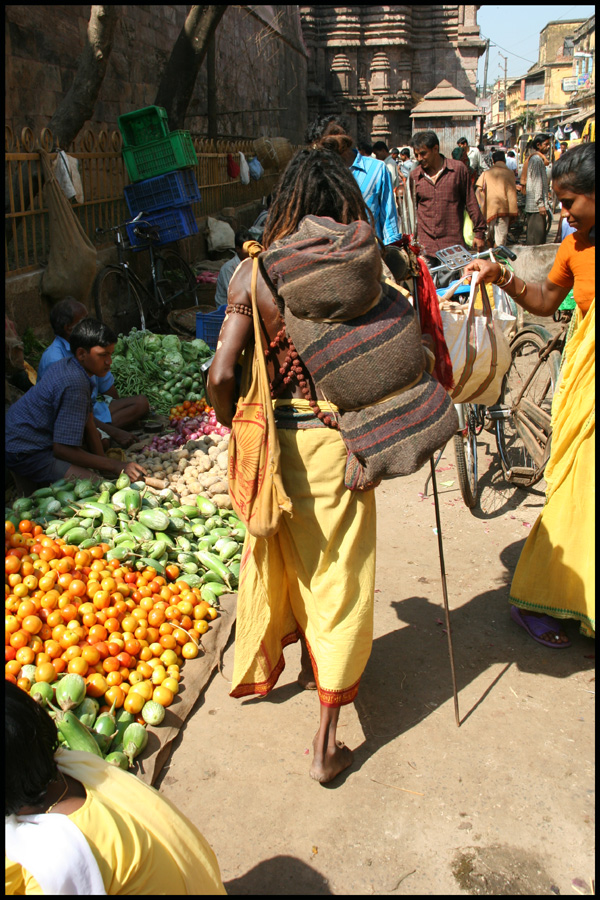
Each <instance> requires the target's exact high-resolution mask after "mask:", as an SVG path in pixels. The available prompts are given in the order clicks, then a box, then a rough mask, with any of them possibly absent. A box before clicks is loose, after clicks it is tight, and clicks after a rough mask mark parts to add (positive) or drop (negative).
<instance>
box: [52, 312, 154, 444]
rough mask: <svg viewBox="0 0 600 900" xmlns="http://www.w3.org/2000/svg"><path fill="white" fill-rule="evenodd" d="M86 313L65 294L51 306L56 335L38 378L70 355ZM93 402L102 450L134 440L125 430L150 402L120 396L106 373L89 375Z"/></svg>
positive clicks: (140, 396) (147, 408) (147, 407)
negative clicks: (77, 327)
mask: <svg viewBox="0 0 600 900" xmlns="http://www.w3.org/2000/svg"><path fill="white" fill-rule="evenodd" d="M87 315H88V311H87V309H86V308H85V306H84V305H83V303H80V302H79V300H76V299H75V297H65V298H64V300H60V301H59V302H58V303H56V304H55V305H54V306H53V307H52V309H51V310H50V324H51V325H52V330H53V331H54V334H55V335H56V337H55V338H54V340H53V342H52V343H51V344H50V346H49V347H47V349H46V350H45V351H44V353H43V354H42V358H41V360H40V364H39V366H38V372H37V375H38V381H39V380H40V379H41V378H42V377H43V376H44V375H45V373H46V372H47V371H48V369H49V368H50V366H51V365H52V364H53V363H55V362H58V360H60V359H64V358H65V357H68V356H71V355H72V353H71V349H70V347H69V337H70V335H71V332H72V331H73V328H74V327H75V325H77V323H78V322H81V320H82V319H83V318H84V317H85V316H87ZM102 398H103V399H102ZM92 403H93V404H94V419H95V422H96V426H97V427H98V429H99V431H100V432H101V434H100V436H101V438H102V441H103V446H104V449H105V450H108V448H109V446H110V439H111V438H112V439H113V440H114V441H115V442H116V443H117V444H120V446H122V447H129V446H130V445H131V444H133V443H135V437H134V436H133V435H132V434H130V433H129V431H126V430H125V429H127V428H130V427H131V426H132V425H134V424H135V422H137V421H138V420H139V419H141V418H142V417H143V416H145V415H147V413H148V410H149V403H148V400H147V398H146V397H144V396H143V395H141V394H139V395H138V396H136V397H120V396H119V394H118V392H117V389H116V387H115V379H114V378H113V375H112V373H111V372H108V373H107V374H106V375H105V376H103V377H101V378H98V377H97V376H96V375H94V376H93V377H92Z"/></svg>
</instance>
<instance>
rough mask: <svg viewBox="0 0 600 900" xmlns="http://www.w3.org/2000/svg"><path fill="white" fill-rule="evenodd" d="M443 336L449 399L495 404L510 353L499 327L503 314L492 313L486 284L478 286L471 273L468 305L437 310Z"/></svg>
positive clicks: (507, 367)
mask: <svg viewBox="0 0 600 900" xmlns="http://www.w3.org/2000/svg"><path fill="white" fill-rule="evenodd" d="M478 295H480V296H481V298H482V305H483V309H482V310H476V309H475V300H476V297H477V296H478ZM440 312H441V316H442V325H443V328H444V337H445V339H446V344H447V345H448V350H449V352H450V359H451V361H452V371H453V374H454V388H453V389H452V391H451V392H450V396H451V397H452V399H453V400H454V402H455V403H467V402H473V403H483V404H484V405H485V406H491V405H492V404H494V403H496V401H497V400H498V398H499V396H500V391H501V389H502V379H503V378H504V376H505V375H506V373H507V371H508V369H509V367H510V363H511V353H510V346H509V343H508V340H507V339H506V337H505V336H504V331H503V325H502V324H501V322H502V319H503V317H504V316H505V314H504V313H500V312H498V313H496V315H494V314H493V313H492V308H491V305H490V301H489V297H488V288H487V285H483V284H482V285H481V288H480V287H479V284H478V273H476V272H475V273H473V278H472V280H471V290H470V295H469V303H468V304H466V305H465V307H464V308H463V309H459V310H445V309H442V310H441V311H440Z"/></svg>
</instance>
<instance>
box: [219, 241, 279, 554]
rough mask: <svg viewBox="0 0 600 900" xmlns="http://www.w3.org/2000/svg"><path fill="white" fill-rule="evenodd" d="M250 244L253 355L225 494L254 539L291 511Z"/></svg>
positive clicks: (240, 402)
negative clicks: (282, 472)
mask: <svg viewBox="0 0 600 900" xmlns="http://www.w3.org/2000/svg"><path fill="white" fill-rule="evenodd" d="M259 252H260V245H259V244H256V243H254V242H253V247H252V248H251V249H250V255H251V256H253V257H254V262H253V269H252V291H251V293H252V313H253V320H254V352H253V353H250V352H249V350H250V348H247V349H246V351H245V354H244V355H245V361H244V372H243V376H242V392H243V393H242V395H240V398H239V400H238V403H237V409H236V413H235V416H234V417H233V424H232V429H231V437H230V439H229V450H228V453H229V464H228V479H229V496H230V497H231V503H232V505H233V508H234V509H235V511H236V513H237V514H238V516H239V518H240V519H241V521H242V522H243V523H244V525H245V526H246V528H247V529H248V531H249V532H250V534H251V535H252V536H253V537H270V536H271V535H272V534H275V532H276V531H277V529H278V528H279V520H280V518H281V513H282V511H285V512H289V513H291V512H292V502H291V500H290V498H289V497H288V496H287V494H286V491H285V488H284V486H283V480H282V477H281V463H280V454H279V439H278V436H277V427H276V425H275V416H274V413H273V404H272V400H271V388H270V385H269V378H268V375H267V364H266V360H265V354H264V352H263V348H262V341H261V335H260V318H259V313H258V306H257V303H256V284H257V279H258V253H259Z"/></svg>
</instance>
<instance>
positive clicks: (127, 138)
mask: <svg viewBox="0 0 600 900" xmlns="http://www.w3.org/2000/svg"><path fill="white" fill-rule="evenodd" d="M118 123H119V131H120V132H121V134H122V135H123V146H124V147H141V146H142V145H143V144H148V143H150V142H151V141H159V140H162V138H164V137H166V136H167V135H168V134H169V122H168V116H167V111H166V109H163V107H162V106H146V107H144V109H136V110H134V111H133V112H130V113H124V114H123V115H122V116H119V119H118Z"/></svg>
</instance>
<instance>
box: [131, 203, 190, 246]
mask: <svg viewBox="0 0 600 900" xmlns="http://www.w3.org/2000/svg"><path fill="white" fill-rule="evenodd" d="M144 222H147V223H148V225H151V226H152V227H153V228H157V229H158V240H157V241H152V246H161V245H162V244H169V243H170V242H171V241H178V240H179V239H180V238H184V237H189V236H190V235H191V234H198V223H197V222H196V217H195V216H194V212H193V210H192V207H191V206H180V207H178V208H176V209H163V210H161V211H160V212H158V213H154V215H152V216H146V217H145V218H144ZM138 225H139V226H140V227H142V228H143V223H142V222H139V223H137V222H136V223H134V224H131V225H128V226H127V234H128V235H129V241H130V243H131V249H132V250H145V249H146V247H147V246H148V242H147V241H145V240H143V239H142V238H140V237H138V236H137V235H136V234H134V229H135V228H137V227H138Z"/></svg>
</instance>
